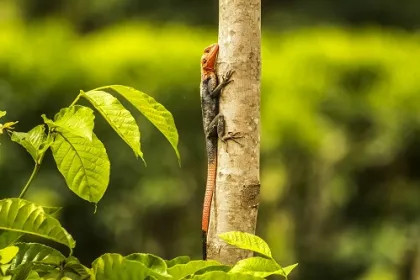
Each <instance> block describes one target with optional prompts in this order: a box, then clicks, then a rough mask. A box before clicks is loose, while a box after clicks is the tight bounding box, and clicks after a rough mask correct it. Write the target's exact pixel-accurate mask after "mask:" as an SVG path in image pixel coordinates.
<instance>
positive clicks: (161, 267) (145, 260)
mask: <svg viewBox="0 0 420 280" xmlns="http://www.w3.org/2000/svg"><path fill="white" fill-rule="evenodd" d="M125 259H127V260H130V261H137V262H141V263H142V264H144V265H145V266H146V267H147V268H148V269H150V270H152V271H153V272H156V273H157V274H159V275H161V276H166V277H170V276H169V274H168V273H167V272H166V269H167V266H166V263H165V261H164V260H163V259H161V258H159V257H158V256H155V255H152V254H143V253H134V254H131V255H128V256H126V257H125Z"/></svg>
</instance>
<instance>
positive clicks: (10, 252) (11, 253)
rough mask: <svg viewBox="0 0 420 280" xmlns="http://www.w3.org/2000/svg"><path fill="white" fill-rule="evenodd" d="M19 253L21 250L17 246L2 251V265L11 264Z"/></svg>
mask: <svg viewBox="0 0 420 280" xmlns="http://www.w3.org/2000/svg"><path fill="white" fill-rule="evenodd" d="M18 252H19V248H18V247H16V246H9V247H6V248H4V249H1V250H0V264H7V263H9V262H10V261H11V260H12V259H13V258H14V257H15V256H16V254H17V253H18Z"/></svg>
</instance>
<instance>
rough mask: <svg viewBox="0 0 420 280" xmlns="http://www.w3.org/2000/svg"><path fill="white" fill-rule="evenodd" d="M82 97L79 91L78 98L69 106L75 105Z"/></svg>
mask: <svg viewBox="0 0 420 280" xmlns="http://www.w3.org/2000/svg"><path fill="white" fill-rule="evenodd" d="M80 97H82V94H81V93H79V95H77V97H76V99H75V100H73V102H72V103H71V104H70V106H69V107H71V106H74V105H75V104H76V103H77V101H79V99H80Z"/></svg>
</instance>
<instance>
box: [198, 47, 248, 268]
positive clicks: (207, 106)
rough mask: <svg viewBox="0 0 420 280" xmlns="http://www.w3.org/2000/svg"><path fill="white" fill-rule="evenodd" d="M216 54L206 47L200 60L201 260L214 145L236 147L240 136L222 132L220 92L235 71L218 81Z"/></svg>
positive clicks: (214, 168)
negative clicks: (204, 163) (203, 170)
mask: <svg viewBox="0 0 420 280" xmlns="http://www.w3.org/2000/svg"><path fill="white" fill-rule="evenodd" d="M218 53H219V45H218V44H217V43H216V44H212V45H210V46H208V47H207V48H205V49H204V53H203V55H202V57H201V84H200V96H201V110H202V115H203V126H204V134H205V137H206V150H207V182H206V190H205V195H204V203H203V216H202V224H201V230H202V246H203V259H204V260H206V259H207V232H208V228H209V222H210V208H211V202H212V199H213V193H214V191H215V188H216V172H217V142H218V139H220V140H221V141H223V142H224V143H227V141H228V140H233V141H234V142H236V143H238V144H239V142H237V141H236V139H238V138H241V137H242V136H240V135H239V133H231V132H228V133H227V134H226V133H225V120H224V117H223V115H222V114H220V113H219V97H220V93H221V91H222V89H223V88H224V87H225V86H227V85H228V84H229V83H231V82H232V81H233V80H231V77H232V75H233V74H234V71H231V70H229V71H227V72H226V74H225V75H224V76H223V77H222V79H221V81H219V80H218V77H217V74H216V69H215V65H216V60H217V55H218Z"/></svg>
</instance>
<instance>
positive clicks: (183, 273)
mask: <svg viewBox="0 0 420 280" xmlns="http://www.w3.org/2000/svg"><path fill="white" fill-rule="evenodd" d="M209 266H220V263H219V262H216V261H190V262H188V263H186V264H177V265H174V266H172V267H170V268H168V273H169V274H170V275H172V277H173V279H182V278H184V277H187V276H189V275H193V274H194V273H195V272H197V271H199V270H200V269H203V268H206V267H209Z"/></svg>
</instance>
